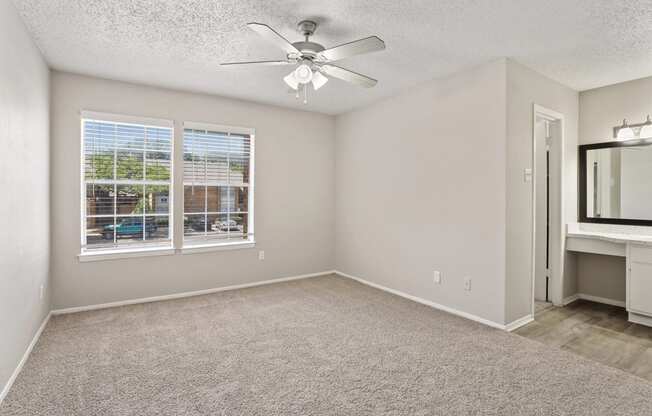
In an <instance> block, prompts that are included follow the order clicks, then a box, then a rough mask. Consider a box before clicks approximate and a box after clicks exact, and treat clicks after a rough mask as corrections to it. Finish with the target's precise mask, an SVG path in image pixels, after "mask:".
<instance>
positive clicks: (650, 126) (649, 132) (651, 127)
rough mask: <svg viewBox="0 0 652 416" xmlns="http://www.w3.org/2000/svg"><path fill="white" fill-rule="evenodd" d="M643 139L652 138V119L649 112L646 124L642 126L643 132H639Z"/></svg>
mask: <svg viewBox="0 0 652 416" xmlns="http://www.w3.org/2000/svg"><path fill="white" fill-rule="evenodd" d="M639 137H640V138H641V139H652V120H651V119H650V115H649V114H648V116H647V119H646V120H645V124H644V125H643V127H641V132H640V133H639Z"/></svg>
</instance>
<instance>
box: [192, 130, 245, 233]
mask: <svg viewBox="0 0 652 416" xmlns="http://www.w3.org/2000/svg"><path fill="white" fill-rule="evenodd" d="M189 126H190V127H191V126H192V125H186V128H185V129H184V135H183V152H184V153H183V188H184V189H183V197H184V203H183V206H184V210H183V211H184V244H185V245H197V244H199V245H204V244H225V243H235V242H246V241H253V221H252V217H251V215H252V195H251V192H250V190H251V185H252V181H251V170H252V169H251V168H252V166H251V156H252V137H251V134H243V133H241V132H237V133H236V132H231V131H228V130H227V129H222V128H219V127H216V128H214V129H208V128H189Z"/></svg>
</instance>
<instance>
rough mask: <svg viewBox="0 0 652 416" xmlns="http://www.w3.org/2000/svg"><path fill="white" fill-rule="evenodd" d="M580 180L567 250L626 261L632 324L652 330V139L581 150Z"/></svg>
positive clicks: (627, 303)
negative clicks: (575, 213) (575, 217)
mask: <svg viewBox="0 0 652 416" xmlns="http://www.w3.org/2000/svg"><path fill="white" fill-rule="evenodd" d="M578 178H579V184H578V185H579V186H578V188H579V221H580V222H579V223H573V224H568V225H567V230H566V250H568V251H574V252H580V253H593V254H602V255H608V256H620V257H625V259H626V262H625V264H626V268H627V270H626V292H625V304H626V307H627V311H628V313H629V320H630V321H632V322H636V323H639V324H643V325H647V326H652V140H650V139H647V140H641V139H637V140H629V141H617V140H612V141H609V142H605V143H597V144H590V145H582V146H580V147H579V175H578Z"/></svg>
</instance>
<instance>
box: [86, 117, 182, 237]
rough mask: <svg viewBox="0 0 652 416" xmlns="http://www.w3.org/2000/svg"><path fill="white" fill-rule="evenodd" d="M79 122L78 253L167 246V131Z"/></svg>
mask: <svg viewBox="0 0 652 416" xmlns="http://www.w3.org/2000/svg"><path fill="white" fill-rule="evenodd" d="M107 118H109V120H104V119H102V118H101V116H97V117H94V116H87V117H84V118H83V119H82V131H83V152H82V153H83V162H82V163H83V186H82V188H83V189H82V194H83V195H82V204H83V212H84V214H83V229H82V234H83V235H82V249H85V250H102V249H105V250H106V249H115V248H131V247H134V248H135V247H144V246H145V247H149V246H159V245H161V246H171V244H172V242H171V233H170V224H171V221H170V213H171V187H172V184H171V180H172V175H171V171H172V136H173V130H172V128H171V127H172V126H171V123H170V126H169V127H168V126H159V125H148V124H147V123H146V122H144V123H137V122H120V121H115V120H111V117H107Z"/></svg>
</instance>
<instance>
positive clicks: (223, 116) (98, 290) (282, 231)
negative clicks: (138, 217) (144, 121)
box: [52, 72, 334, 309]
mask: <svg viewBox="0 0 652 416" xmlns="http://www.w3.org/2000/svg"><path fill="white" fill-rule="evenodd" d="M82 109H83V110H93V111H101V112H111V113H118V114H128V115H136V116H145V117H155V118H164V119H171V120H174V121H175V122H177V127H176V130H177V137H179V133H180V123H181V122H183V121H184V120H186V121H197V122H207V123H216V124H226V125H236V126H244V127H253V128H255V129H256V178H255V181H256V190H255V216H256V223H255V231H256V242H257V244H256V248H255V249H242V250H233V251H221V252H212V253H202V254H185V255H180V254H177V255H173V256H159V257H142V258H133V259H121V260H110V261H102V262H90V263H80V262H79V261H78V259H77V254H79V252H80V212H79V209H80V208H79V207H80V196H79V195H80V189H79V188H80V178H79V146H80V120H79V117H80V114H79V112H80V110H82ZM52 135H53V145H52V213H53V218H55V219H56V221H54V222H53V224H52V238H53V242H54V244H53V251H52V254H53V255H52V275H53V281H54V286H55V291H54V300H53V303H54V305H53V307H54V308H55V309H58V308H67V307H74V306H83V305H89V304H98V303H105V302H112V301H120V300H127V299H134V298H142V297H149V296H157V295H165V294H171V293H178V292H185V291H193V290H200V289H208V288H214V287H221V286H227V285H236V284H244V283H250V282H256V281H261V280H267V279H273V278H279V277H286V276H294V275H300V274H305V273H313V272H320V271H325V270H331V269H332V268H333V264H334V249H333V241H334V237H333V230H334V217H333V209H334V178H333V166H334V159H333V157H334V139H333V137H334V119H333V118H332V117H330V116H325V115H320V114H314V113H308V112H302V111H293V110H289V109H282V108H278V107H272V106H266V105H260V104H254V103H250V102H244V101H237V100H231V99H226V98H219V97H215V96H208V95H199V94H190V93H183V92H178V91H172V90H166V89H159V88H152V87H145V86H139V85H134V84H128V83H122V82H115V81H107V80H102V79H97V78H90V77H84V76H78V75H72V74H67V73H61V72H54V73H53V76H52ZM180 145H181V143H180V142H177V143H176V144H175V149H176V150H177V154H176V155H175V157H176V160H177V161H179V160H180V153H179V152H178V150H179V149H181V147H180ZM181 175H182V172H181V170H180V169H177V170H176V171H175V184H177V186H175V190H174V192H175V196H176V197H177V198H176V200H177V201H181V198H180V197H181V195H182V194H183V190H182V187H181V186H178V185H179V184H180V183H181V182H180V181H181V178H182V176H181ZM180 209H181V206H180V204H176V205H175V215H176V217H177V219H179V218H181V211H180ZM181 230H182V228H181V227H180V224H177V225H176V230H175V233H176V234H177V235H179V233H180V232H181ZM258 250H265V260H264V261H259V260H258Z"/></svg>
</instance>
